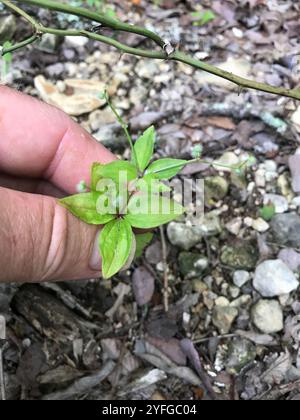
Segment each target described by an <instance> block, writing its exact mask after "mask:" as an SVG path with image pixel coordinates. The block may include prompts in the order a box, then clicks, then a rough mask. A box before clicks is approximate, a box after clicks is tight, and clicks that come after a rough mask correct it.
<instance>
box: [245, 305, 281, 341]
mask: <svg viewBox="0 0 300 420" xmlns="http://www.w3.org/2000/svg"><path fill="white" fill-rule="evenodd" d="M251 316H252V321H253V323H254V325H255V326H256V327H257V328H258V329H259V330H260V331H261V332H263V333H265V334H274V333H277V332H279V331H282V330H283V312H282V309H281V306H280V305H279V303H278V302H277V300H264V299H261V300H260V301H258V302H257V303H256V305H254V307H253V308H252V313H251Z"/></svg>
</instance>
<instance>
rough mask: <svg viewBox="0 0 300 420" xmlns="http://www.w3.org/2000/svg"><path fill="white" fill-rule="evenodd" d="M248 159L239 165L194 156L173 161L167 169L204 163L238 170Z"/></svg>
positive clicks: (154, 172) (156, 172)
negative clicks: (185, 159)
mask: <svg viewBox="0 0 300 420" xmlns="http://www.w3.org/2000/svg"><path fill="white" fill-rule="evenodd" d="M247 162H248V160H246V161H244V162H242V163H240V164H239V165H236V166H234V165H226V164H225V163H218V162H212V161H210V160H205V159H201V158H196V159H191V160H187V161H186V162H185V163H182V162H181V163H174V165H171V166H168V168H167V169H168V170H169V169H177V168H184V167H185V166H187V165H190V164H191V163H204V164H206V165H209V166H218V167H219V168H224V169H231V170H234V171H236V170H240V169H241V168H242V167H243V166H245V165H246V164H247ZM165 170H166V168H163V169H157V170H155V171H153V172H151V173H153V174H158V173H160V172H164V171H165Z"/></svg>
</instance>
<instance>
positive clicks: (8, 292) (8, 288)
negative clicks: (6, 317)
mask: <svg viewBox="0 0 300 420" xmlns="http://www.w3.org/2000/svg"><path fill="white" fill-rule="evenodd" d="M17 288H18V287H17V285H14V284H12V283H7V284H6V283H2V284H0V314H2V315H3V314H8V313H9V311H10V302H11V300H12V298H13V295H14V294H15V292H16V290H17Z"/></svg>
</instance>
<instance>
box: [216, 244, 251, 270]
mask: <svg viewBox="0 0 300 420" xmlns="http://www.w3.org/2000/svg"><path fill="white" fill-rule="evenodd" d="M257 261H258V250H257V247H256V245H255V243H254V242H251V241H250V242H249V241H242V242H236V243H235V244H234V245H231V246H229V245H226V246H225V247H224V248H223V249H222V253H221V262H222V263H223V264H225V265H227V266H229V267H231V268H233V269H236V270H239V269H241V270H252V269H254V268H255V267H256V264H257Z"/></svg>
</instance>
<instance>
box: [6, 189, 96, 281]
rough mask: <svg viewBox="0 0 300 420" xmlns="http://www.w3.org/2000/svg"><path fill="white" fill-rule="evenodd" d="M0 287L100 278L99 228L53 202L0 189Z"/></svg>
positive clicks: (45, 198) (51, 199) (49, 198)
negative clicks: (1, 285) (0, 284)
mask: <svg viewBox="0 0 300 420" xmlns="http://www.w3.org/2000/svg"><path fill="white" fill-rule="evenodd" d="M0 215H1V224H0V243H1V244H2V249H1V253H0V267H1V271H0V282H1V281H13V282H18V281H22V282H34V281H36V282H41V281H51V280H76V279H83V278H92V277H95V276H99V275H100V271H101V270H100V268H101V264H100V256H99V251H98V246H97V242H98V241H97V238H98V235H97V233H98V231H99V227H97V226H91V225H87V224H85V223H83V222H81V221H80V220H78V219H77V218H75V217H74V216H72V215H71V214H70V213H69V212H68V211H67V210H66V209H64V208H63V207H61V206H60V205H59V204H58V203H57V201H56V200H55V199H54V198H52V197H47V196H39V195H33V194H27V193H22V192H18V191H12V190H8V189H5V188H0Z"/></svg>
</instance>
